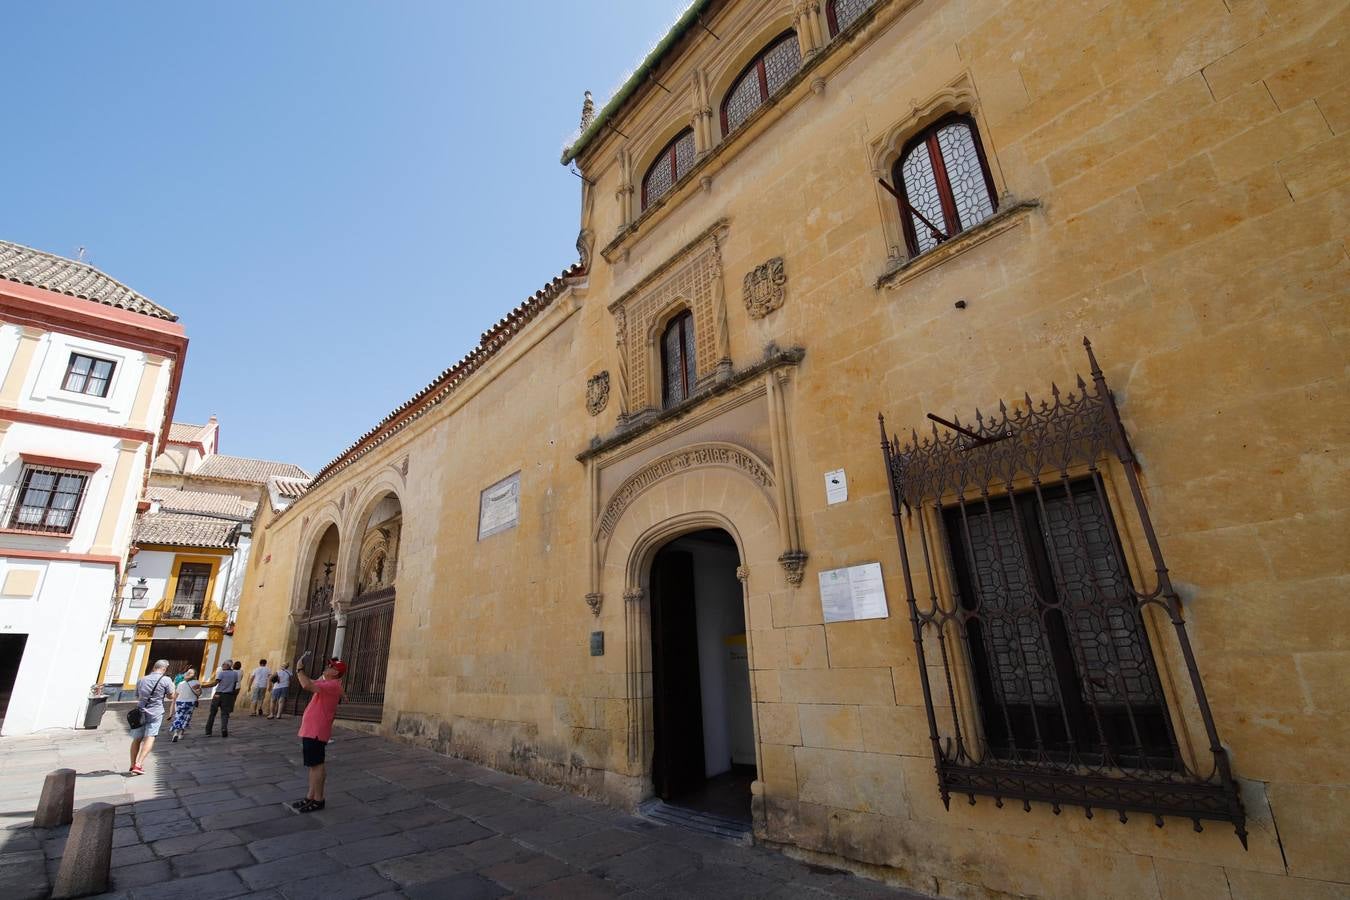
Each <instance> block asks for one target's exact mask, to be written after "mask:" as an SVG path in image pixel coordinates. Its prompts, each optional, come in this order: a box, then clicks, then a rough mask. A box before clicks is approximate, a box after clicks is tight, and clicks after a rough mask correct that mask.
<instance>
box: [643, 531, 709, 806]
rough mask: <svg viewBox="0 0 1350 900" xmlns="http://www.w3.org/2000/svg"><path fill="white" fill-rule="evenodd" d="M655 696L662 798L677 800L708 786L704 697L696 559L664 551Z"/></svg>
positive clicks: (655, 631) (657, 587)
mask: <svg viewBox="0 0 1350 900" xmlns="http://www.w3.org/2000/svg"><path fill="white" fill-rule="evenodd" d="M651 584H652V606H651V614H652V692H653V694H654V696H653V708H652V711H653V713H654V719H655V729H656V734H655V744H656V752H655V756H654V758H653V760H652V780H653V782H654V783H655V787H656V795H657V796H658V797H660V798H661V799H662V800H673V799H675V798H678V797H679V796H681V795H682V794H686V793H688V792H690V791H693V790H697V789H698V788H700V787H702V786H703V783H704V781H705V780H706V777H707V776H706V774H705V770H704V767H703V698H702V694H701V693H700V691H699V675H698V629H697V622H696V620H695V616H694V557H693V554H691V553H688V552H685V551H681V550H662V551H661V552H660V553H658V554H657V555H656V559H655V561H654V562H653V563H652V581H651Z"/></svg>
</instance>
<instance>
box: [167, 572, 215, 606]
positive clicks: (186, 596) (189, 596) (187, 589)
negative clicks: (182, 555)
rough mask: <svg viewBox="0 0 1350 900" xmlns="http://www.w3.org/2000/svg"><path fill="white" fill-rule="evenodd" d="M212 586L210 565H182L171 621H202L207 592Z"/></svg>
mask: <svg viewBox="0 0 1350 900" xmlns="http://www.w3.org/2000/svg"><path fill="white" fill-rule="evenodd" d="M210 584H211V565H210V564H209V563H182V564H181V565H180V566H179V567H178V585H177V587H175V588H174V592H173V603H172V604H171V605H170V606H169V618H170V619H200V618H201V617H202V613H203V612H204V611H205V609H206V591H207V588H208V587H209V586H210Z"/></svg>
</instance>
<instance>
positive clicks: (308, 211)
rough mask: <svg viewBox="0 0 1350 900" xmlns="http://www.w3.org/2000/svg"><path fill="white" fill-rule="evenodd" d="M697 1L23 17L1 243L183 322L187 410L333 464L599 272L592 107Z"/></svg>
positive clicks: (15, 44)
mask: <svg viewBox="0 0 1350 900" xmlns="http://www.w3.org/2000/svg"><path fill="white" fill-rule="evenodd" d="M683 5H684V4H683V3H682V2H680V0H572V2H569V3H566V4H558V3H552V2H545V0H516V2H497V3H467V2H460V0H441V2H408V0H399V2H380V3H375V2H368V3H355V2H342V0H326V2H294V0H286V2H267V3H264V2H238V0H236V2H232V3H219V4H196V3H194V4H187V3H153V4H152V3H134V4H121V3H92V2H87V3H73V2H71V3H66V2H41V3H20V4H14V5H12V6H10V7H9V8H8V9H7V10H6V13H5V32H6V36H7V38H8V40H7V41H6V48H5V52H4V54H0V83H3V84H4V85H6V87H7V89H8V95H9V97H8V102H7V108H8V115H7V120H8V127H7V129H6V131H7V137H6V139H5V141H4V149H3V151H0V156H2V157H3V159H4V164H5V169H6V171H7V175H6V179H5V181H6V187H5V190H4V192H3V194H0V237H3V238H4V239H7V240H12V241H17V242H19V243H22V244H28V245H30V246H33V247H38V248H40V249H43V250H47V251H50V252H53V253H58V254H61V255H65V256H73V255H74V254H75V253H76V251H77V248H79V247H85V248H86V259H87V260H88V261H89V262H90V263H92V264H93V265H96V266H98V267H99V268H101V269H103V270H104V271H106V272H107V273H109V274H110V275H112V276H113V277H115V278H118V279H119V280H121V281H124V282H126V283H127V284H129V285H131V286H132V287H134V288H135V289H136V290H139V291H140V292H142V293H143V294H145V295H146V296H148V297H150V298H151V299H152V300H155V301H156V302H158V303H161V304H163V305H164V306H167V307H168V308H170V309H172V310H173V311H174V312H176V313H178V315H179V316H180V317H181V320H182V322H183V323H184V325H185V326H186V328H187V331H188V336H189V338H190V339H191V345H190V348H189V350H188V363H187V368H186V374H185V377H184V381H183V389H182V394H181V396H180V398H179V403H178V411H177V415H176V418H177V419H178V420H180V421H192V422H201V421H205V419H206V418H207V416H209V415H211V414H213V413H214V414H215V415H217V416H218V417H219V418H220V420H221V444H222V446H221V449H222V451H223V452H225V453H232V454H237V455H241V456H257V457H264V458H270V459H280V460H286V461H290V462H295V463H298V464H300V465H302V466H305V467H306V468H308V469H310V470H311V471H316V470H317V469H318V468H319V467H320V466H321V465H323V464H324V463H326V462H327V461H328V460H329V459H331V458H332V457H333V456H335V455H336V454H337V453H339V452H340V451H341V450H342V449H343V448H345V447H346V446H347V445H348V444H349V443H351V442H352V441H353V440H355V439H356V437H358V436H359V435H360V434H361V433H362V432H364V431H365V430H366V429H368V428H369V427H371V426H372V425H374V424H375V422H377V421H378V420H379V419H380V418H381V417H382V416H383V415H384V414H385V413H387V412H389V411H390V410H391V409H393V408H394V407H395V406H397V405H398V404H399V403H401V402H402V401H403V400H405V399H407V397H409V396H410V395H411V394H412V393H414V392H415V391H416V390H417V389H418V388H420V387H422V386H423V385H424V384H426V383H427V382H428V381H430V380H431V379H432V378H433V377H434V376H435V375H436V374H437V373H438V372H439V371H440V370H441V369H443V368H445V367H446V366H448V365H450V364H451V363H453V362H454V361H455V360H457V359H458V358H459V357H460V356H462V355H463V354H464V353H465V352H466V351H467V350H468V349H470V348H471V347H472V346H473V345H474V344H475V343H476V342H477V340H478V336H479V334H480V333H481V332H482V331H483V330H484V329H485V328H486V327H488V326H489V325H490V324H491V323H492V322H494V321H495V320H496V319H497V318H499V317H500V316H501V315H502V314H503V313H504V312H506V310H508V309H509V308H511V307H512V306H514V305H516V304H517V303H519V302H520V301H521V300H522V299H524V298H525V296H527V295H528V294H531V293H533V292H534V291H535V290H536V289H538V288H539V287H540V286H542V285H543V284H544V282H546V281H547V280H549V279H550V278H551V277H552V276H553V275H554V274H556V273H557V272H558V271H559V270H561V269H562V268H563V267H564V266H566V265H567V264H569V263H571V262H572V261H573V260H574V259H575V258H576V251H575V249H574V242H575V239H576V232H577V227H578V220H577V214H578V208H577V201H578V189H579V182H578V180H577V178H576V177H575V176H574V175H571V174H569V173H568V171H567V170H566V169H564V168H563V167H562V166H561V165H559V163H558V159H559V153H560V151H561V148H562V144H563V143H564V142H565V139H566V138H567V137H568V135H570V134H571V132H572V131H573V130H574V129H575V128H576V123H577V119H578V116H579V113H580V109H581V99H582V92H583V91H584V90H587V89H589V90H591V91H592V92H594V93H595V96H596V100H597V103H603V101H604V100H605V99H606V98H607V97H608V96H609V94H610V92H611V91H612V89H613V88H614V87H616V86H617V84H618V83H619V82H620V81H621V79H622V77H623V75H624V73H625V72H627V71H628V70H629V69H631V68H632V67H633V66H634V65H635V64H636V63H637V62H638V61H639V60H640V59H641V57H642V56H643V55H644V54H645V53H646V51H647V50H648V49H649V48H650V47H651V45H652V44H653V43H654V42H655V41H656V40H657V39H658V38H659V37H660V36H661V34H662V33H663V32H664V30H665V28H666V26H668V25H669V24H670V23H671V22H673V21H674V19H675V18H676V16H677V15H678V14H679V11H680V8H682V6H683Z"/></svg>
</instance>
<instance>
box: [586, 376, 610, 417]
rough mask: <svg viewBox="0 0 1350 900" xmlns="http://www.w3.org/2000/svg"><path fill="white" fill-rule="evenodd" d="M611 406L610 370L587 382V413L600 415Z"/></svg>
mask: <svg viewBox="0 0 1350 900" xmlns="http://www.w3.org/2000/svg"><path fill="white" fill-rule="evenodd" d="M608 405H609V370H605V371H603V372H600V373H598V374H596V375H592V376H591V378H590V380H589V381H587V382H586V412H588V413H590V414H591V415H593V416H598V415H600V413H601V412H603V411H604V409H605V407H606V406H608Z"/></svg>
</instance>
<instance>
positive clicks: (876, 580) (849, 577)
mask: <svg viewBox="0 0 1350 900" xmlns="http://www.w3.org/2000/svg"><path fill="white" fill-rule="evenodd" d="M820 609H821V612H822V613H823V614H824V616H825V621H826V622H855V621H857V620H858V619H884V618H886V617H887V616H889V615H890V610H889V609H888V608H887V606H886V585H885V583H884V582H883V581H882V580H881V563H863V564H862V565H860V566H846V567H844V568H842V569H827V570H825V571H824V572H821V573H820Z"/></svg>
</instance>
